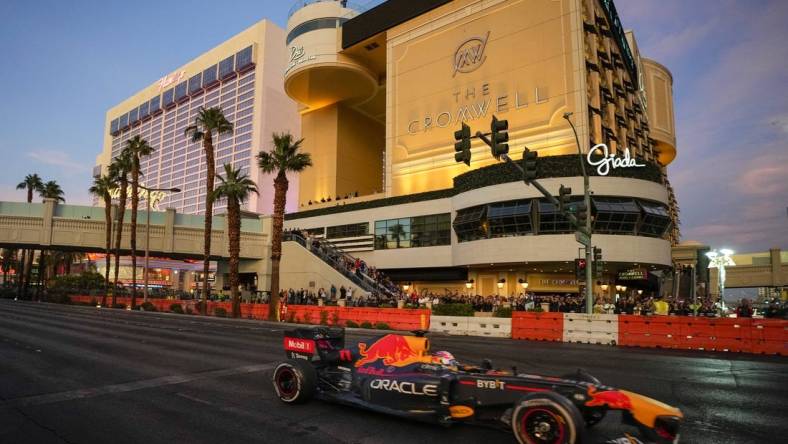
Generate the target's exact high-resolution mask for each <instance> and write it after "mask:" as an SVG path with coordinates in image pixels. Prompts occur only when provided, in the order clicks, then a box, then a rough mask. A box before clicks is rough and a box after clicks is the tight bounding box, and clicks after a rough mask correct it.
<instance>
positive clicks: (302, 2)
mask: <svg viewBox="0 0 788 444" xmlns="http://www.w3.org/2000/svg"><path fill="white" fill-rule="evenodd" d="M385 1H386V0H370V1H363V0H362V1H354V2H350V1H343V0H298V1H297V2H295V4H294V5H293V6H292V7H291V8H290V11H288V13H287V18H288V19H289V18H290V17H291V16H292V15H293V14H295V13H296V11H298V10H299V9H301V8H303V7H305V6H309V5H311V4H313V3H323V2H336V3H342V7H343V8H348V9H352V10H353V11H355V12H356V14H360V13H362V12H365V11H368V10H370V9H372V8H374V7H375V6H378V5H379V4H381V3H383V2H385ZM356 14H353V15H356Z"/></svg>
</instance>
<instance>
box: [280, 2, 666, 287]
mask: <svg viewBox="0 0 788 444" xmlns="http://www.w3.org/2000/svg"><path fill="white" fill-rule="evenodd" d="M298 6H299V7H297V8H294V12H293V13H292V14H291V16H290V18H289V20H288V27H287V29H288V37H287V39H286V41H287V52H288V55H289V64H288V66H287V68H286V70H285V79H284V85H285V91H286V92H287V94H288V95H289V96H290V97H292V98H293V99H294V100H296V101H297V102H298V103H299V104H300V113H301V127H302V135H303V137H304V138H305V142H304V148H305V150H306V151H308V152H310V153H311V154H312V156H313V158H314V159H315V166H314V167H312V168H310V169H308V170H307V171H306V172H304V173H302V174H301V176H300V190H299V211H298V212H297V213H295V214H290V215H288V218H287V221H286V226H287V227H291V228H296V227H297V228H300V229H306V230H309V231H310V232H311V233H313V234H317V235H322V236H326V237H327V238H329V239H330V240H332V241H333V242H334V243H335V244H336V245H338V246H340V247H341V248H343V249H344V250H345V251H348V252H350V253H352V254H354V255H356V256H358V257H360V258H362V259H364V260H365V261H366V262H368V263H369V264H371V265H374V266H376V267H378V268H380V269H384V270H386V271H387V272H388V273H389V275H390V276H392V277H394V278H395V279H396V280H399V281H400V282H412V283H413V285H414V286H415V287H416V289H418V290H424V289H433V290H437V291H439V292H442V291H443V290H444V289H446V288H448V289H453V290H458V291H460V292H463V293H464V292H466V291H472V292H473V293H476V294H502V295H510V294H516V293H518V292H521V291H522V287H523V284H524V283H528V289H529V290H532V291H536V292H554V293H571V292H577V291H578V282H577V280H576V279H575V273H574V262H573V261H574V259H575V258H578V257H579V255H578V248H579V244H578V243H576V241H575V237H574V230H573V229H572V228H571V227H570V225H569V223H568V221H566V220H565V219H564V218H563V217H562V216H560V215H559V214H558V213H557V211H556V209H555V208H554V207H553V206H552V205H551V204H550V203H548V202H547V201H545V200H544V199H543V198H542V196H541V194H539V193H538V191H536V190H535V189H534V188H533V187H527V186H525V185H524V184H523V182H522V180H520V179H521V178H520V176H519V175H518V174H517V172H516V171H515V170H514V168H513V167H512V166H511V165H506V164H501V163H498V162H497V161H496V160H495V159H493V158H492V156H491V155H490V150H489V148H488V147H487V146H486V145H484V144H483V143H482V142H481V141H478V140H474V141H473V146H472V153H473V156H472V161H471V164H470V167H468V166H466V165H465V164H462V163H457V162H455V159H454V154H455V152H454V149H453V148H454V147H453V145H454V137H453V133H454V131H456V130H457V129H459V127H460V124H461V122H465V123H467V124H468V125H470V126H471V128H472V132H474V133H475V132H476V131H477V130H481V131H482V132H487V131H489V125H490V120H491V118H492V116H493V115H495V116H496V117H498V118H499V119H506V120H508V122H509V135H510V141H509V146H510V147H511V148H510V151H509V154H510V156H511V157H512V158H514V159H519V158H520V157H521V155H522V154H521V153H522V151H523V148H524V147H526V146H527V147H528V148H529V149H531V150H536V151H537V152H538V153H539V158H540V172H539V176H540V179H539V180H540V182H541V183H542V185H544V186H545V187H546V188H547V189H548V190H550V191H551V192H552V193H553V194H554V195H557V192H558V187H559V185H560V184H564V185H566V186H569V187H571V188H572V189H573V190H574V195H575V196H574V199H577V200H579V199H580V198H581V197H580V196H581V195H582V190H583V185H582V183H583V181H582V176H581V173H580V165H579V162H581V161H582V162H586V153H587V152H588V150H590V149H591V148H592V147H593V146H595V145H597V144H600V143H604V144H606V145H607V146H608V147H609V150H610V153H611V154H613V155H615V156H618V157H621V156H623V154H624V152H625V150H627V149H628V150H629V152H630V153H631V155H632V157H633V158H634V159H635V161H636V163H637V164H639V165H643V166H642V167H631V168H618V169H614V170H613V171H612V172H611V173H610V174H609V175H600V174H599V173H597V172H596V167H593V166H592V165H590V164H586V168H587V169H589V170H591V171H592V172H593V176H592V177H591V189H592V192H593V199H592V209H591V211H592V215H593V229H594V236H593V239H594V244H595V245H596V246H599V247H601V248H602V250H603V258H604V263H605V269H604V273H603V275H602V277H600V278H598V279H597V284H598V285H597V287H598V288H595V292H596V293H597V294H600V293H605V292H606V291H607V292H608V294H610V292H614V291H615V290H614V287H615V285H607V286H603V285H601V284H611V283H613V282H615V281H617V280H619V279H620V278H623V277H624V276H646V277H647V278H649V279H646V280H647V281H648V282H641V283H633V284H631V285H630V288H633V289H636V288H644V289H645V290H646V291H649V292H651V291H654V292H656V291H657V290H656V289H655V288H654V286H653V285H651V284H650V283H649V282H650V281H652V280H657V277H661V276H663V275H664V274H665V273H666V272H668V271H669V269H670V268H671V243H672V242H674V241H675V240H676V238H677V236H678V233H677V230H674V227H676V226H677V223H676V221H677V211H678V210H677V205H676V202H675V197H674V196H673V193H672V190H671V188H670V185H669V183H668V180H667V165H668V164H669V163H670V162H671V161H672V160H673V159H674V157H675V156H676V139H675V128H674V118H673V102H672V100H673V99H672V77H671V74H670V72H669V71H668V70H667V69H666V68H665V67H664V66H662V65H660V64H659V63H657V62H654V61H652V60H648V59H646V58H644V57H642V56H641V54H640V53H639V50H638V48H637V43H636V41H635V38H634V35H633V34H632V33H630V32H624V30H623V28H622V25H621V22H620V19H619V17H618V14H617V12H616V10H615V6H614V5H613V2H612V1H610V0H487V1H481V0H454V1H449V0H422V1H405V0H389V1H387V2H385V3H382V4H380V5H378V6H377V7H375V8H372V9H370V10H368V11H363V12H362V11H359V10H355V9H354V8H353V7H352V4H349V3H347V2H341V1H304V2H299V4H298ZM566 112H571V113H573V114H572V117H571V119H572V121H573V122H574V124H575V127H576V128H577V131H578V136H579V140H580V145H581V147H582V151H583V155H582V156H577V149H578V148H577V145H576V142H575V137H574V135H573V133H572V130H571V128H570V127H569V125H568V124H567V122H566V120H565V119H564V118H563V115H564V113H566ZM337 198H339V200H338V201H337ZM633 269H638V270H641V269H642V270H645V271H647V272H643V273H626V272H628V271H631V270H633ZM651 278H654V279H651ZM471 280H473V283H472V284H471V285H472V289H471V290H466V282H467V283H470V281H471ZM499 283H502V284H503V285H498V284H499Z"/></svg>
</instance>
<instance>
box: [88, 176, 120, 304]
mask: <svg viewBox="0 0 788 444" xmlns="http://www.w3.org/2000/svg"><path fill="white" fill-rule="evenodd" d="M117 186H118V183H117V181H115V178H113V177H112V176H109V175H104V176H100V177H96V178H95V179H93V186H91V187H90V193H91V194H93V195H95V196H98V197H100V198H101V199H103V200H104V221H105V229H104V230H105V231H106V233H105V234H106V239H105V245H104V246H105V249H106V257H105V261H106V262H105V263H106V269H105V270H104V296H103V297H102V299H101V306H102V307H106V306H107V291H109V257H110V254H111V253H110V250H111V249H112V196H110V191H111V190H113V189H115V188H116V187H117Z"/></svg>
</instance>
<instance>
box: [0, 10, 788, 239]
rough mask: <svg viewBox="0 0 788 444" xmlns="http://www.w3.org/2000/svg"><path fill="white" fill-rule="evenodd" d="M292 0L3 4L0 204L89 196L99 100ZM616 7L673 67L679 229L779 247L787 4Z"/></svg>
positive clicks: (126, 91) (686, 234)
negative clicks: (40, 185) (25, 187)
mask: <svg viewBox="0 0 788 444" xmlns="http://www.w3.org/2000/svg"><path fill="white" fill-rule="evenodd" d="M532 1H543V0H532ZM292 3H293V2H291V1H280V0H226V1H223V2H209V1H205V0H196V1H189V2H159V1H150V0H139V1H135V2H115V1H113V2H105V1H98V0H90V1H89V0H74V1H70V2H63V1H51V0H42V1H35V2H31V1H24V0H4V1H2V2H0V41H1V42H3V53H4V54H3V57H2V59H0V97H2V100H0V159H2V162H0V200H23V199H24V198H25V195H24V193H23V192H21V191H16V190H15V189H14V187H15V185H16V184H17V183H18V182H19V181H20V180H22V179H23V178H24V176H25V175H26V174H28V173H34V172H35V173H38V174H39V175H41V176H42V177H43V178H44V179H45V180H50V179H55V180H57V181H58V182H59V183H60V184H61V185H62V186H63V188H64V190H65V192H66V199H67V202H68V203H73V204H88V203H89V202H90V199H89V196H88V193H87V188H88V187H89V185H90V183H91V178H90V171H91V168H92V166H93V165H94V163H95V157H96V155H97V154H98V153H99V152H100V150H101V146H102V141H103V131H104V128H103V124H104V115H105V113H106V110H107V109H109V108H110V107H112V106H113V105H115V104H117V103H118V102H120V101H122V100H123V99H125V98H127V97H129V96H130V95H131V94H133V93H134V92H136V91H138V90H140V89H142V88H143V87H145V86H147V85H149V84H151V83H152V82H154V81H156V80H157V79H159V78H160V77H162V76H163V75H165V74H167V73H169V72H170V71H172V70H173V69H174V68H176V67H178V66H180V65H182V64H183V63H185V62H187V61H189V60H191V59H193V58H194V57H196V56H198V55H200V54H201V53H203V52H205V51H206V50H208V49H210V48H212V47H213V46H215V45H217V44H219V43H221V42H222V41H224V40H226V39H227V38H229V37H231V36H233V35H234V34H236V33H238V32H240V31H241V30H243V29H245V28H246V27H248V26H249V25H251V24H253V23H255V22H256V21H258V20H260V19H262V18H269V19H271V20H272V21H274V22H275V23H277V24H278V25H280V26H284V25H285V21H286V18H287V11H288V9H289V8H290V6H291V5H292ZM616 6H617V8H618V10H619V14H620V16H621V20H622V22H623V24H624V27H625V28H627V29H632V30H634V31H635V36H636V38H637V40H638V45H639V47H640V50H641V54H642V55H643V56H645V57H649V58H652V59H655V60H657V61H659V62H660V63H662V64H663V65H665V66H666V67H668V69H670V70H671V71H672V73H673V79H674V85H673V87H674V100H675V117H676V126H677V137H678V140H677V151H678V156H677V158H676V160H675V161H674V162H673V163H672V164H671V165H670V166H669V167H668V172H669V178H670V180H671V183H672V184H673V186H674V188H675V190H676V192H677V195H678V201H679V205H680V207H681V222H682V225H681V231H682V239H684V240H690V239H691V240H698V241H701V242H704V243H706V244H709V245H711V246H713V247H718V248H719V247H730V248H733V249H735V250H737V251H740V252H749V251H763V250H765V249H768V248H769V247H772V246H777V247H781V248H783V249H788V213H787V211H788V177H787V176H788V91H787V90H786V88H787V87H788V69H787V68H788V44H787V43H786V42H788V26H786V23H788V2H787V1H784V0H771V1H766V0H764V1H758V0H738V1H732V0H692V1H686V0H619V1H617V2H616Z"/></svg>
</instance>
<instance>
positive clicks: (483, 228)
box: [452, 205, 488, 242]
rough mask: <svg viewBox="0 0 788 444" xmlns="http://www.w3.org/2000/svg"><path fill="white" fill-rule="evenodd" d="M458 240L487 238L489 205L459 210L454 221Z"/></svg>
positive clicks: (453, 224)
mask: <svg viewBox="0 0 788 444" xmlns="http://www.w3.org/2000/svg"><path fill="white" fill-rule="evenodd" d="M452 226H453V227H454V232H455V233H456V234H457V240H458V241H460V242H467V241H472V240H478V239H486V238H487V229H488V223H487V205H480V206H478V207H471V208H464V209H462V210H458V211H457V216H456V217H455V218H454V222H453V223H452Z"/></svg>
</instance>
